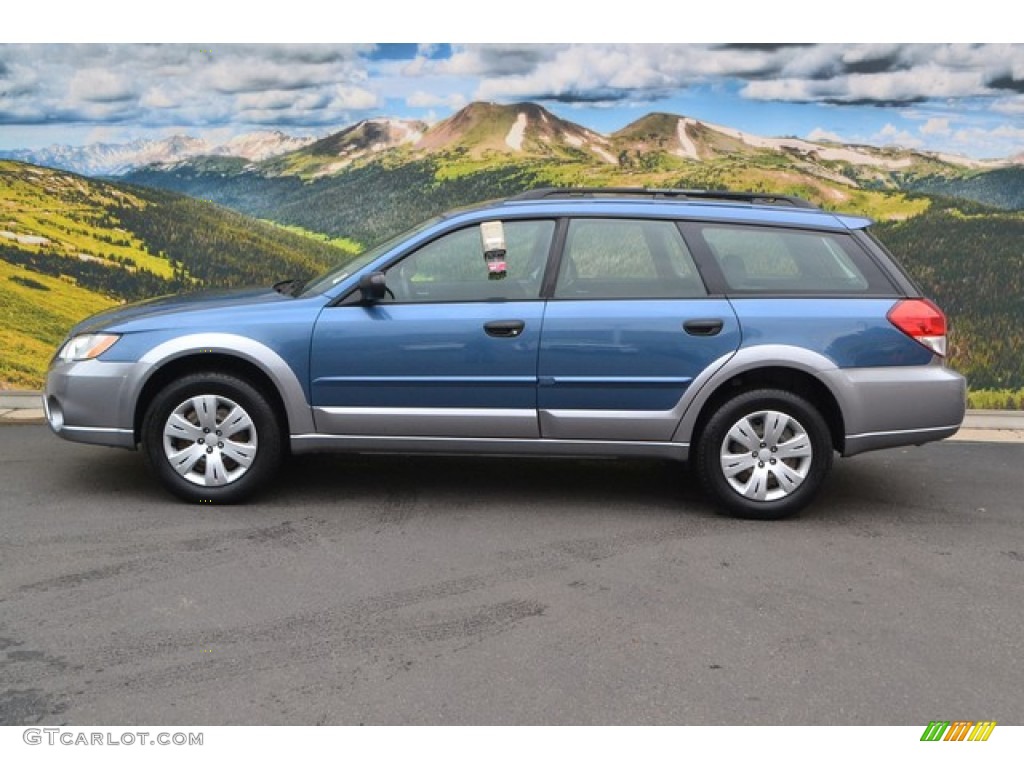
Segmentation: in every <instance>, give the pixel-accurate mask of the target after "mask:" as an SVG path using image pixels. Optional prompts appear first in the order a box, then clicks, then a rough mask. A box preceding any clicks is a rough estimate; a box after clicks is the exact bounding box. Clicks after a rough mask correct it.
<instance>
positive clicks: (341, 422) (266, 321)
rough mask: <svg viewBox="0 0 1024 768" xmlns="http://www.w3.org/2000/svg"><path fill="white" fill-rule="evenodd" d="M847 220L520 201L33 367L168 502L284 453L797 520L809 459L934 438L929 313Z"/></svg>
mask: <svg viewBox="0 0 1024 768" xmlns="http://www.w3.org/2000/svg"><path fill="white" fill-rule="evenodd" d="M869 225H870V221H869V220H867V219H863V218H859V217H854V216H844V215H838V214H834V213H829V212H825V211H822V210H819V209H817V208H815V207H814V206H812V205H811V204H809V203H807V202H806V201H803V200H800V199H798V198H792V197H783V196H774V195H768V194H755V193H751V194H743V193H732V192H705V191H684V190H640V189H569V190H558V189H543V190H533V191H531V192H527V193H525V194H523V195H520V196H518V197H515V198H511V199H508V200H503V201H500V202H495V203H490V204H486V205H482V206H479V207H476V208H473V209H470V210H463V211H459V212H456V213H453V214H451V215H447V216H442V217H439V218H436V219H433V220H431V221H428V222H426V223H424V224H422V225H420V226H418V227H416V228H414V229H413V230H411V231H409V232H407V233H405V234H404V235H402V236H400V237H398V238H396V239H393V240H391V241H389V242H387V243H384V244H382V245H379V246H377V247H376V248H373V249H371V250H369V251H367V252H365V253H364V254H362V255H361V256H358V257H356V258H355V259H354V260H352V261H350V262H348V263H347V264H345V265H344V266H342V267H340V268H338V269H336V270H334V271H332V272H330V273H328V274H326V275H324V276H322V277H320V278H319V279H316V280H313V281H311V282H309V283H308V284H306V285H303V284H300V283H298V282H297V281H283V282H281V283H278V284H277V285H276V286H274V289H273V290H271V289H269V288H267V289H262V290H249V291H240V292H239V291H236V292H222V293H206V294H197V295H186V296H179V297H167V298H160V299H155V300H152V301H147V302H142V303H139V304H135V305H131V306H126V307H122V308H118V309H115V310H113V311H109V312H105V313H103V314H100V315H96V316H95V317H92V318H90V319H88V320H85V321H84V322H82V323H80V324H78V325H77V326H76V327H75V328H73V329H72V331H71V333H70V334H69V337H68V339H67V341H66V342H65V343H64V344H63V345H62V347H61V348H60V350H59V352H58V354H57V355H56V357H55V358H54V361H53V363H52V366H51V368H50V371H49V375H48V378H47V384H46V393H45V406H46V413H47V418H48V421H49V424H50V426H51V428H52V429H53V431H54V432H56V433H57V434H58V435H60V436H61V437H64V438H67V439H69V440H76V441H80V442H86V443H94V444H99V445H109V446H120V447H123V448H129V449H134V448H136V447H138V446H140V445H141V447H142V449H143V450H144V451H145V453H146V454H147V456H148V459H149V462H150V464H151V466H152V468H153V470H154V471H155V474H156V475H157V477H159V478H160V480H161V481H162V482H163V484H164V485H165V486H166V487H167V488H168V489H169V490H170V491H171V492H173V493H175V494H177V495H178V496H180V497H181V498H183V499H186V500H188V501H192V502H215V503H230V502H237V501H240V500H242V499H244V498H247V497H249V496H251V495H252V494H253V493H254V492H255V491H256V490H257V489H258V488H260V487H261V486H263V485H264V484H265V483H266V482H267V481H269V480H270V479H271V478H272V477H273V476H274V475H275V473H276V472H277V470H278V468H279V465H280V464H281V461H282V458H283V457H284V455H285V454H286V453H287V452H291V453H294V454H299V453H304V452H311V451H347V452H386V453H402V454H414V453H450V454H491V455H502V456H508V455H545V456H605V457H627V456H630V457H662V458H668V459H675V460H679V461H686V460H689V462H690V464H691V465H692V466H693V467H694V468H695V470H696V475H697V477H698V478H699V479H700V482H701V483H702V485H703V487H704V488H705V489H706V491H707V492H708V493H709V495H710V496H711V497H712V498H713V499H714V500H715V502H716V503H717V505H718V506H719V508H721V509H722V510H724V511H727V512H729V513H732V514H735V515H740V516H744V517H752V518H765V519H767V518H780V517H784V516H787V515H790V514H793V513H795V512H797V511H798V510H800V509H801V508H803V507H804V506H806V505H807V504H808V502H810V501H811V500H812V499H813V498H814V496H815V494H816V493H817V491H818V490H819V488H820V486H821V484H822V481H823V479H824V478H825V476H826V474H827V473H828V471H829V469H830V467H831V465H832V460H833V454H834V453H839V454H840V455H843V456H852V455H854V454H857V453H861V452H863V451H869V450H874V449H879V448H888V447H892V446H902V445H917V444H921V443H926V442H929V441H933V440H940V439H942V438H944V437H948V436H950V435H952V434H953V433H955V432H956V431H957V429H958V428H959V426H960V424H961V421H962V419H963V416H964V403H965V390H966V387H965V382H964V379H963V377H961V376H960V375H958V374H957V373H955V372H953V371H951V370H950V369H948V368H947V367H946V366H945V364H944V358H945V354H946V318H945V316H944V315H943V314H942V312H941V311H940V310H939V309H938V308H937V307H936V306H935V305H934V304H932V303H931V302H930V301H929V300H927V299H926V298H924V297H923V296H922V295H921V292H920V290H919V289H918V288H917V287H916V286H915V285H914V283H913V282H912V281H911V280H910V279H909V278H908V276H907V275H906V273H905V272H904V271H903V270H902V269H900V267H899V266H898V265H897V264H896V263H895V262H894V260H893V258H892V257H891V256H890V255H889V253H887V251H886V250H885V248H884V247H883V246H882V245H881V244H880V243H879V242H878V241H877V240H876V239H875V238H874V237H873V236H872V235H871V234H870V232H869V231H868V227H869Z"/></svg>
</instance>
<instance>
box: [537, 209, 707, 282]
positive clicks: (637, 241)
mask: <svg viewBox="0 0 1024 768" xmlns="http://www.w3.org/2000/svg"><path fill="white" fill-rule="evenodd" d="M706 295H707V292H706V291H705V289H704V284H703V283H702V282H701V279H700V276H699V275H698V273H697V269H696V267H695V266H694V263H693V258H692V257H691V255H690V251H689V249H687V247H686V243H685V242H684V241H683V238H682V236H681V235H680V234H679V229H678V228H677V227H676V225H675V224H674V223H673V222H671V221H658V220H644V219H575V220H573V221H570V222H569V229H568V232H567V233H566V238H565V249H564V252H563V254H562V261H561V265H560V267H559V271H558V283H557V284H556V286H555V298H556V299H684V298H695V297H700V296H706Z"/></svg>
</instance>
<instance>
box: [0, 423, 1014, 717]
mask: <svg viewBox="0 0 1024 768" xmlns="http://www.w3.org/2000/svg"><path fill="white" fill-rule="evenodd" d="M1022 468H1024V445H1021V444H1018V443H1010V444H1005V443H1004V444H999V443H984V444H982V443H971V442H956V443H950V442H947V443H943V444H938V445H930V446H926V447H923V448H914V449H907V450H894V451H889V452H883V453H877V454H868V455H864V456H860V457H856V458H854V459H849V460H841V461H837V464H836V468H835V471H834V472H833V474H832V477H831V479H830V481H829V482H828V484H827V486H826V488H825V491H824V493H823V495H822V497H821V499H820V501H819V502H818V504H817V505H816V506H815V507H814V508H813V509H812V510H810V511H808V512H807V513H805V514H804V515H803V516H802V517H800V518H798V519H795V520H789V521H784V522H780V523H755V522H747V521H738V520H731V519H728V518H722V517H718V516H716V515H715V514H714V512H713V511H712V509H711V508H710V507H709V505H708V504H707V503H706V502H705V501H704V500H703V499H702V498H701V496H700V495H699V494H698V493H697V492H696V490H695V488H694V487H693V486H692V484H691V483H690V482H689V481H688V480H687V478H686V476H685V474H684V473H682V472H681V471H680V468H679V467H677V466H675V465H673V464H668V463H658V462H639V461H637V462H610V461H540V460H501V459H496V460H478V459H457V458H452V459H441V458H436V459H408V458H398V457H355V458H353V457H340V456H324V457H304V458H302V459H297V460H294V461H293V463H292V465H291V466H290V467H289V468H288V470H287V472H286V474H285V475H284V476H283V477H282V478H280V482H279V483H278V484H277V486H276V487H275V488H274V489H273V490H272V491H270V492H269V493H267V494H266V495H265V496H264V497H263V498H262V499H260V500H259V502H258V503H254V504H251V505H246V506H240V507H229V508H211V507H205V506H188V505H184V504H180V503H178V502H176V501H174V500H172V499H171V498H169V497H168V496H166V495H165V494H164V492H163V491H162V490H160V489H159V488H158V487H157V486H156V484H155V482H154V481H153V480H152V479H151V477H150V474H149V472H148V469H147V467H146V466H145V462H144V460H143V458H142V456H141V455H139V454H133V453H128V452H123V451H118V450H115V449H104V448H93V447H89V446H78V445H72V444H69V443H65V442H63V441H60V440H58V439H57V438H55V437H53V436H52V435H50V434H49V433H48V431H47V430H46V428H45V427H43V426H39V425H3V426H0V493H2V501H0V724H3V725H36V724H38V725H61V724H68V725H113V724H123V725H135V724H150V725H152V724H159V725H167V726H172V725H197V724H199V725H203V724H209V725H217V724H243V723H250V724H317V723H326V724H358V723H368V724H370V723H373V724H380V723H388V724H406V723H410V724H411V723H416V724H471V723H481V724H506V723H507V724H512V723H530V724H545V723H557V724H568V723H580V724H613V723H671V724H737V725H739V724H836V725H843V724H850V725H854V724H874V725H896V724H900V725H920V726H921V727H924V725H926V724H927V723H928V722H929V721H930V720H934V719H936V718H939V719H945V720H954V719H969V720H979V719H990V720H997V721H998V722H999V723H1000V724H1024V696H1022V695H1021V680H1024V611H1022V610H1021V606H1022V605H1024V508H1022V507H1024V501H1022V499H1024V474H1022V471H1021V470H1022Z"/></svg>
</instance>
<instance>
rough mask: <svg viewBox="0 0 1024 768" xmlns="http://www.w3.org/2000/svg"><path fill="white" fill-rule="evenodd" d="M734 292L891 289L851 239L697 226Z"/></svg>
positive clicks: (829, 234) (867, 291)
mask: <svg viewBox="0 0 1024 768" xmlns="http://www.w3.org/2000/svg"><path fill="white" fill-rule="evenodd" d="M699 231H700V236H701V237H702V239H703V241H704V243H705V244H706V245H707V247H708V249H709V251H710V252H711V255H712V256H713V257H714V259H715V262H716V263H717V265H718V268H719V270H721V273H722V276H723V277H724V279H725V284H726V286H727V288H728V290H729V291H730V292H734V293H796V294H840V295H845V294H852V295H863V294H878V293H886V294H889V293H892V291H893V286H892V284H891V283H890V282H889V280H887V279H886V277H885V275H884V274H883V273H882V271H881V270H880V269H879V268H878V266H877V265H876V264H875V263H874V262H873V261H872V260H871V258H870V256H868V255H867V253H865V252H864V250H863V249H862V248H861V247H860V245H858V244H857V242H856V241H855V240H854V239H853V238H852V237H850V236H849V235H846V234H843V233H836V232H807V231H803V230H790V229H774V228H767V227H751V226H738V225H721V224H707V225H700V227H699Z"/></svg>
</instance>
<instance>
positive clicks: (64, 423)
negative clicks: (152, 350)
mask: <svg viewBox="0 0 1024 768" xmlns="http://www.w3.org/2000/svg"><path fill="white" fill-rule="evenodd" d="M133 369H134V363H106V362H101V361H99V360H82V361H79V362H73V363H65V362H61V361H57V362H55V363H54V364H53V366H52V367H51V368H50V371H49V373H48V374H47V376H46V389H45V391H44V392H43V410H44V412H45V413H46V422H47V423H48V424H49V425H50V429H52V430H53V432H54V433H55V434H57V435H59V436H60V437H63V438H64V439H65V440H71V441H74V442H76V443H91V444H93V445H109V446H113V447H117V448H135V435H134V430H133V428H132V423H131V416H130V410H129V409H128V408H127V407H126V399H125V389H126V382H127V380H128V376H129V373H130V372H131V371H132V370H133ZM126 414H128V415H126Z"/></svg>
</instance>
